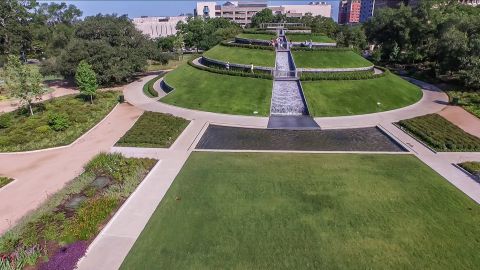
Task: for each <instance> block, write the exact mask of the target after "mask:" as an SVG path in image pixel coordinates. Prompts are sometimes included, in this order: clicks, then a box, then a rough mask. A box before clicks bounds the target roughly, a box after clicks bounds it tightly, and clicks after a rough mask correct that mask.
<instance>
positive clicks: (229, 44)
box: [221, 41, 275, 51]
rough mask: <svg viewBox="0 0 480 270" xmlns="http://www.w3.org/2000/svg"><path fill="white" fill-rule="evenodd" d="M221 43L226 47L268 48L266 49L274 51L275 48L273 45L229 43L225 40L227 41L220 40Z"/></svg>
mask: <svg viewBox="0 0 480 270" xmlns="http://www.w3.org/2000/svg"><path fill="white" fill-rule="evenodd" d="M221 44H222V46H227V47H236V48H247V49H255V50H268V51H274V50H275V48H274V47H273V46H262V45H252V44H241V43H231V42H227V41H222V43H221Z"/></svg>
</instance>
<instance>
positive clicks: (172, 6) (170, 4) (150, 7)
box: [37, 0, 339, 20]
mask: <svg viewBox="0 0 480 270" xmlns="http://www.w3.org/2000/svg"><path fill="white" fill-rule="evenodd" d="M37 1H38V2H66V3H68V4H73V5H75V6H77V7H78V8H79V9H81V10H82V11H83V16H91V15H96V14H98V13H103V14H111V13H117V14H119V15H123V14H127V15H128V17H130V18H135V17H140V16H176V15H180V14H181V13H193V9H194V8H195V3H196V2H197V1H188V0H170V1H165V0H150V1H133V0H122V1H116V0H109V1H97V0H81V1H65V0H64V1H57V0H37ZM311 1H313V0H311ZM311 1H302V0H297V1H268V2H269V4H270V5H281V4H306V3H308V2H311ZM317 1H322V2H329V3H331V4H332V14H333V18H334V19H335V20H336V19H337V16H338V15H337V14H338V2H339V0H317ZM218 2H220V3H223V2H225V1H218Z"/></svg>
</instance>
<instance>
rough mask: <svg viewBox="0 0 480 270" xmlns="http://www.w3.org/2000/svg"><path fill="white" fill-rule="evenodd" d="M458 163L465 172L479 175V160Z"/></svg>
mask: <svg viewBox="0 0 480 270" xmlns="http://www.w3.org/2000/svg"><path fill="white" fill-rule="evenodd" d="M458 165H459V166H460V167H462V168H463V169H465V170H466V171H467V172H469V173H471V174H474V175H479V176H480V162H475V161H470V162H463V163H460V164H458Z"/></svg>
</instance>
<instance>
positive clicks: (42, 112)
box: [0, 92, 118, 152]
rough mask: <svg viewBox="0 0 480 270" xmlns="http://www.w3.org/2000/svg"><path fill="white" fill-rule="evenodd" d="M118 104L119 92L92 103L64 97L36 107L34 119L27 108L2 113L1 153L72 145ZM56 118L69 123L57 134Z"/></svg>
mask: <svg viewBox="0 0 480 270" xmlns="http://www.w3.org/2000/svg"><path fill="white" fill-rule="evenodd" d="M117 102H118V93H115V92H99V93H97V95H96V98H95V99H94V102H93V104H90V102H89V101H87V100H86V99H84V98H83V97H81V96H65V97H60V98H56V99H54V100H49V101H45V102H42V103H39V104H36V105H35V114H34V115H33V116H29V114H28V112H27V111H26V110H25V109H24V108H23V109H19V110H17V111H14V112H10V113H6V114H2V115H0V118H1V119H0V152H12V151H27V150H36V149H42V148H48V147H55V146H61V145H67V144H69V143H72V142H73V141H75V140H76V139H77V138H78V137H80V136H81V135H82V134H83V133H85V132H86V131H88V130H89V129H90V128H92V127H93V126H94V125H95V124H97V123H98V122H99V121H100V120H102V119H103V118H104V117H105V116H106V115H107V114H108V113H109V112H110V111H111V110H112V109H113V107H114V106H115V105H116V104H117ZM54 118H55V119H57V120H58V119H60V120H62V121H61V122H63V123H65V122H66V127H65V126H63V128H65V129H63V128H61V129H63V130H59V131H55V130H54V129H55V128H57V127H56V126H55V125H54V124H55V123H52V120H53V119H54ZM2 123H6V124H2ZM5 126H7V127H5ZM1 127H3V128H1Z"/></svg>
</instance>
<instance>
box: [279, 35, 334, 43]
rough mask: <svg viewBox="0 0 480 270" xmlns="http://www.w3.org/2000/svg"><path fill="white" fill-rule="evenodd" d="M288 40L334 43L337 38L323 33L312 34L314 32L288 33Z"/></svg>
mask: <svg viewBox="0 0 480 270" xmlns="http://www.w3.org/2000/svg"><path fill="white" fill-rule="evenodd" d="M287 39H288V41H292V42H305V41H310V40H311V41H312V42H319V43H334V42H335V40H333V39H331V38H329V37H327V36H322V35H312V34H295V35H289V34H287Z"/></svg>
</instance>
